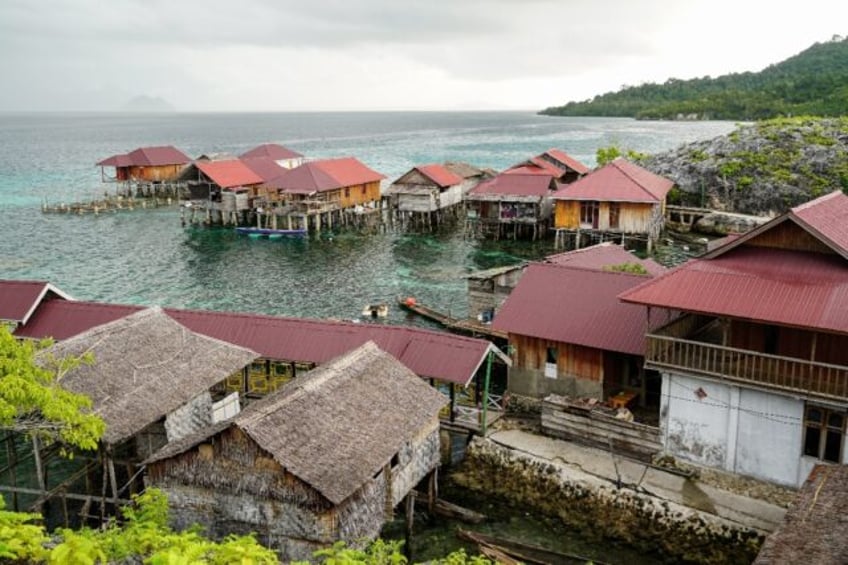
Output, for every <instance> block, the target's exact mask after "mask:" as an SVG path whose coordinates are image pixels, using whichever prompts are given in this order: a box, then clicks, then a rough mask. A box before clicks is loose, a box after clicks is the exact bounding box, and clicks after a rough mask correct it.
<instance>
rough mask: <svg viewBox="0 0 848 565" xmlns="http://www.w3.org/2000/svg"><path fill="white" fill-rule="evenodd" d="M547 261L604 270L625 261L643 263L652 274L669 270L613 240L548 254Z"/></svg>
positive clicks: (655, 274)
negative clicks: (641, 257) (640, 256)
mask: <svg viewBox="0 0 848 565" xmlns="http://www.w3.org/2000/svg"><path fill="white" fill-rule="evenodd" d="M545 263H551V264H554V265H567V266H570V267H581V268H584V269H595V270H603V269H605V268H607V267H610V266H613V265H622V264H624V263H635V264H638V265H642V266H643V267H644V268H645V270H646V271H648V273H649V274H650V275H651V276H657V275H660V274H662V273H664V272H666V271H667V270H668V269H666V268H665V267H663V266H662V265H660V264H659V263H657V262H656V261H654V260H653V259H640V258H639V257H638V256H636V255H634V254H633V253H630V252H629V251H627V250H626V249H624V248H623V247H621V246H620V245H616V244H615V243H613V242H611V241H605V242H603V243H599V244H597V245H592V246H591V247H584V248H583V249H577V250H574V251H566V252H564V253H557V254H555V255H548V256H547V257H545Z"/></svg>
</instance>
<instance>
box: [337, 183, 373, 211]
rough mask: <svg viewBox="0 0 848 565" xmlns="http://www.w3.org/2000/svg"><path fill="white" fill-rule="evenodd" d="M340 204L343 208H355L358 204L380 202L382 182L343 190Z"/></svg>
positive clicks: (357, 185) (356, 185) (358, 185)
mask: <svg viewBox="0 0 848 565" xmlns="http://www.w3.org/2000/svg"><path fill="white" fill-rule="evenodd" d="M340 192H341V196H340V199H339V204H340V205H341V207H342V208H353V207H354V206H356V205H357V204H365V203H367V202H379V201H380V181H374V182H369V183H366V184H355V185H353V186H346V187H344V188H342V189H341V191H340Z"/></svg>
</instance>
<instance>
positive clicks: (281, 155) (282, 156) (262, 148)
mask: <svg viewBox="0 0 848 565" xmlns="http://www.w3.org/2000/svg"><path fill="white" fill-rule="evenodd" d="M257 158H259V159H270V160H272V161H274V162H275V163H276V164H277V165H279V166H280V167H282V168H284V169H294V168H295V167H299V166H300V165H302V164H303V155H302V154H300V153H298V152H297V151H293V150H292V149H289V148H288V147H283V146H282V145H279V144H277V143H263V144H262V145H258V146H256V147H254V148H253V149H251V150H249V151H245V152H244V153H242V154H241V155H239V159H244V160H247V159H257Z"/></svg>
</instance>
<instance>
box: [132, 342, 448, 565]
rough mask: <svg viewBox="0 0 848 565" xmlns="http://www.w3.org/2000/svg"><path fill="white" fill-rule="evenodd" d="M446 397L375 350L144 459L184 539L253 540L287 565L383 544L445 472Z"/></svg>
mask: <svg viewBox="0 0 848 565" xmlns="http://www.w3.org/2000/svg"><path fill="white" fill-rule="evenodd" d="M446 402H447V399H446V398H445V397H444V396H442V395H441V394H439V393H438V392H437V391H435V390H433V389H432V388H430V387H428V386H427V385H426V384H425V383H424V382H422V381H421V380H420V379H419V378H418V377H416V376H415V374H414V373H412V371H410V370H409V369H408V368H406V367H405V366H404V365H403V364H402V363H400V362H399V361H397V360H396V359H394V358H393V357H391V356H390V355H388V354H387V353H385V352H383V351H382V350H380V349H379V348H378V347H377V346H376V345H374V344H373V343H366V344H365V345H363V346H361V347H359V348H358V349H356V350H354V351H351V352H349V353H347V354H345V355H344V356H342V357H340V358H337V359H336V360H334V361H332V362H329V363H327V364H325V365H324V366H322V367H320V368H318V369H315V370H313V371H311V372H310V373H308V374H307V375H305V376H304V377H302V378H299V379H297V380H295V381H293V382H291V383H289V384H288V385H286V386H285V387H283V388H282V389H280V390H279V391H277V392H275V393H273V394H271V395H268V396H266V397H265V398H263V399H262V400H259V401H256V402H254V403H252V404H250V405H249V406H248V407H247V408H246V409H245V410H244V411H242V412H241V413H240V414H238V415H237V416H236V417H235V418H233V419H232V420H229V421H227V422H224V423H222V424H220V425H218V426H216V427H212V428H208V429H207V430H205V431H203V432H201V433H199V434H195V435H192V436H190V437H187V438H185V439H184V440H183V441H180V442H176V443H172V444H170V445H168V446H166V447H165V448H164V449H163V450H162V451H160V452H159V453H157V454H156V455H154V456H153V457H152V458H150V459H149V460H148V461H147V483H148V484H150V485H154V486H157V487H159V488H161V489H162V490H164V491H165V492H166V493H167V494H168V499H169V501H170V512H171V519H172V522H173V523H174V525H175V527H177V528H179V529H183V528H187V527H190V526H192V525H194V524H201V525H203V526H205V527H206V531H207V532H209V533H210V534H212V535H213V536H217V537H223V536H226V535H228V534H232V533H239V534H246V533H248V532H255V533H256V534H257V537H258V539H259V541H260V542H261V543H263V544H265V545H266V546H268V547H270V548H272V549H274V550H276V551H277V552H278V553H279V554H280V557H281V558H282V559H283V560H286V561H288V560H293V559H309V558H311V557H312V553H313V552H314V551H315V550H317V549H320V548H324V547H327V546H330V545H332V544H333V543H335V542H337V541H345V542H347V543H348V545H351V546H361V545H363V544H365V543H366V542H367V541H369V540H372V539H374V538H376V537H377V536H378V535H379V533H380V529H381V528H382V526H383V524H384V523H385V522H386V521H387V520H389V519H391V517H392V513H393V509H394V508H395V507H396V506H397V505H398V504H399V503H400V502H401V501H402V500H403V499H404V497H406V496H407V495H409V493H410V492H411V491H412V489H413V488H414V487H415V485H416V484H418V483H419V482H420V481H421V480H422V479H424V478H425V477H427V476H428V475H429V476H431V477H435V471H436V469H437V468H438V466H439V460H440V459H439V411H440V410H441V408H442V406H444V404H445V403H446Z"/></svg>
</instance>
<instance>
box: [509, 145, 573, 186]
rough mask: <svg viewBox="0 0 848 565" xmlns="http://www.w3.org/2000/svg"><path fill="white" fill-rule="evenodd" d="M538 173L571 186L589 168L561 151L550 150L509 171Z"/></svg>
mask: <svg viewBox="0 0 848 565" xmlns="http://www.w3.org/2000/svg"><path fill="white" fill-rule="evenodd" d="M509 171H522V172H525V173H527V172H529V173H531V174H532V173H533V172H538V173H540V174H550V175H551V176H552V177H554V178H555V179H556V180H557V182H559V183H561V184H570V183H572V182H574V181H576V180H577V179H579V178H581V177H582V176H584V175H585V174H586V173H588V172H589V167H587V166H586V165H584V164H583V163H581V162H580V161H578V160H577V159H575V158H574V157H572V156H571V155H569V154H568V153H566V152H565V151H561V150H559V149H548V150H547V151H545V152H544V153H542V154H540V155H537V156H535V157H531V158H530V159H527V160H526V161H522V162H521V163H518V164H516V165H514V166H512V167H510V168H509V169H508V170H507V171H505V172H507V173H508V172H509Z"/></svg>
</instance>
